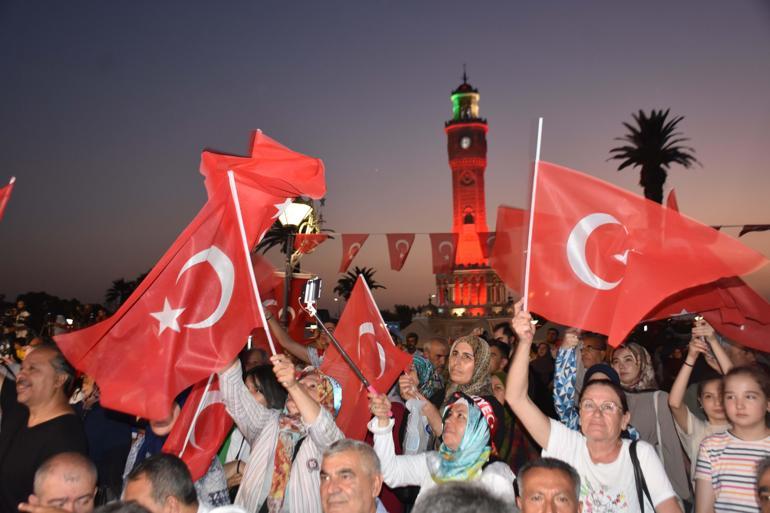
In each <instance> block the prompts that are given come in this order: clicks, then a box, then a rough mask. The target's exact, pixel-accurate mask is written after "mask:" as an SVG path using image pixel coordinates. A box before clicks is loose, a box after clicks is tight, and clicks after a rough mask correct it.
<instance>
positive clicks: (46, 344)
mask: <svg viewBox="0 0 770 513" xmlns="http://www.w3.org/2000/svg"><path fill="white" fill-rule="evenodd" d="M41 349H46V350H48V351H51V352H53V353H54V355H53V358H52V359H51V366H52V367H53V368H54V370H55V371H56V373H57V374H64V375H65V377H66V379H65V380H64V385H62V391H63V392H64V395H66V396H67V397H69V396H70V394H72V389H73V385H74V384H75V367H73V366H72V364H71V363H70V362H68V361H67V359H66V358H65V357H64V353H62V352H61V349H59V346H57V345H56V344H55V343H54V342H53V341H52V340H43V342H42V343H40V344H38V345H37V346H35V349H34V350H35V351H40V350H41Z"/></svg>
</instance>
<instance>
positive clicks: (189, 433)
mask: <svg viewBox="0 0 770 513" xmlns="http://www.w3.org/2000/svg"><path fill="white" fill-rule="evenodd" d="M212 381H214V374H212V375H211V376H209V380H208V382H206V388H204V389H203V395H201V400H200V401H199V402H198V409H196V410H195V415H193V418H192V422H190V427H189V429H188V430H187V435H186V436H185V437H184V443H183V444H182V450H180V451H179V457H180V458H181V457H182V454H184V450H185V449H187V443H188V442H189V441H190V437H191V436H192V434H193V431H194V430H195V423H196V422H198V417H199V416H200V414H201V412H202V411H203V405H204V404H205V400H206V394H208V393H209V388H211V382H212Z"/></svg>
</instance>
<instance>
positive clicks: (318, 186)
mask: <svg viewBox="0 0 770 513" xmlns="http://www.w3.org/2000/svg"><path fill="white" fill-rule="evenodd" d="M231 170H232V171H233V173H234V174H235V181H236V183H237V184H238V190H239V191H241V192H242V193H243V192H244V191H246V190H249V191H250V194H251V195H253V196H259V201H252V202H249V203H246V202H244V203H243V204H242V205H241V211H242V212H243V223H244V225H245V230H246V240H247V241H248V243H249V247H250V248H253V247H254V245H255V244H256V243H257V242H258V241H259V240H260V239H261V238H262V235H263V234H264V233H265V232H266V231H267V230H268V229H269V228H270V226H271V225H272V224H273V223H274V222H275V220H276V219H277V218H278V215H279V214H280V213H281V212H282V211H283V208H286V206H288V205H289V204H290V203H291V201H292V198H296V197H297V196H310V197H311V198H316V199H318V198H321V197H323V195H324V194H326V182H325V180H324V165H323V162H322V161H321V160H320V159H317V158H314V157H308V156H306V155H303V154H301V153H297V152H295V151H292V150H290V149H289V148H287V147H285V146H283V145H282V144H280V143H278V142H276V141H275V140H273V139H271V138H270V137H268V136H266V135H265V134H263V133H262V131H261V130H257V131H255V132H254V133H253V136H252V141H251V154H250V156H248V157H239V156H236V155H226V154H222V153H215V152H212V151H204V152H203V153H202V154H201V165H200V172H201V174H202V175H203V176H204V177H205V179H206V180H205V186H206V192H207V193H208V195H209V198H211V197H212V195H213V194H214V191H216V190H217V187H219V184H221V183H222V182H226V181H227V171H231ZM279 205H281V206H280V208H279V211H278V212H276V207H279Z"/></svg>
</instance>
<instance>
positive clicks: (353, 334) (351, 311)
mask: <svg viewBox="0 0 770 513" xmlns="http://www.w3.org/2000/svg"><path fill="white" fill-rule="evenodd" d="M334 338H336V339H337V341H338V342H339V343H340V345H341V346H342V348H343V349H344V350H345V352H346V353H347V354H348V355H349V356H350V358H351V359H352V360H353V362H354V363H355V364H356V366H357V367H358V368H359V369H360V370H361V373H362V374H363V375H364V377H366V379H367V380H368V381H369V384H371V385H372V386H373V387H374V389H375V390H377V392H378V393H381V394H382V393H386V392H387V391H388V390H389V389H390V387H391V386H393V383H395V382H396V380H397V379H398V376H399V375H400V374H401V373H402V372H403V371H404V370H406V369H407V368H409V366H410V365H411V364H412V355H410V354H409V353H406V352H404V351H402V350H400V349H399V348H397V347H396V345H395V344H394V343H393V339H392V338H391V337H390V333H389V332H388V328H387V326H385V321H383V320H382V315H380V310H379V309H378V308H377V304H376V303H375V302H374V298H373V297H372V293H371V291H370V290H369V287H368V286H367V285H366V280H364V279H363V277H361V276H359V277H358V280H357V281H356V284H355V286H354V287H353V291H352V292H351V294H350V299H348V302H347V305H346V306H345V310H344V311H343V312H342V316H341V317H340V321H339V323H337V329H335V330H334ZM321 371H322V372H324V373H325V374H328V375H329V376H331V377H333V378H335V379H336V380H337V381H339V383H340V385H342V390H343V392H342V408H341V410H340V412H339V415H337V425H338V426H339V427H340V429H341V430H342V431H344V432H345V436H347V437H348V438H355V439H356V440H363V439H364V435H365V434H366V423H367V422H368V421H369V418H370V415H369V408H368V406H367V404H368V401H369V399H368V398H367V393H368V392H367V390H366V388H364V385H363V383H361V380H359V379H358V377H357V376H356V375H355V373H354V372H353V370H352V369H351V368H350V366H349V365H348V364H347V362H346V361H345V360H344V358H343V357H342V355H341V354H340V353H339V351H337V348H336V347H334V345H330V346H329V348H328V349H327V350H326V353H325V354H324V361H323V365H321Z"/></svg>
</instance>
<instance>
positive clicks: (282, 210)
mask: <svg viewBox="0 0 770 513" xmlns="http://www.w3.org/2000/svg"><path fill="white" fill-rule="evenodd" d="M292 203H294V200H292V199H291V198H286V199H285V200H284V202H283V203H276V204H275V208H277V209H278V212H276V213H275V215H274V216H273V219H277V218H278V217H279V216H282V215H283V214H284V213H285V212H286V209H287V208H289V205H291V204H292Z"/></svg>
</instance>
